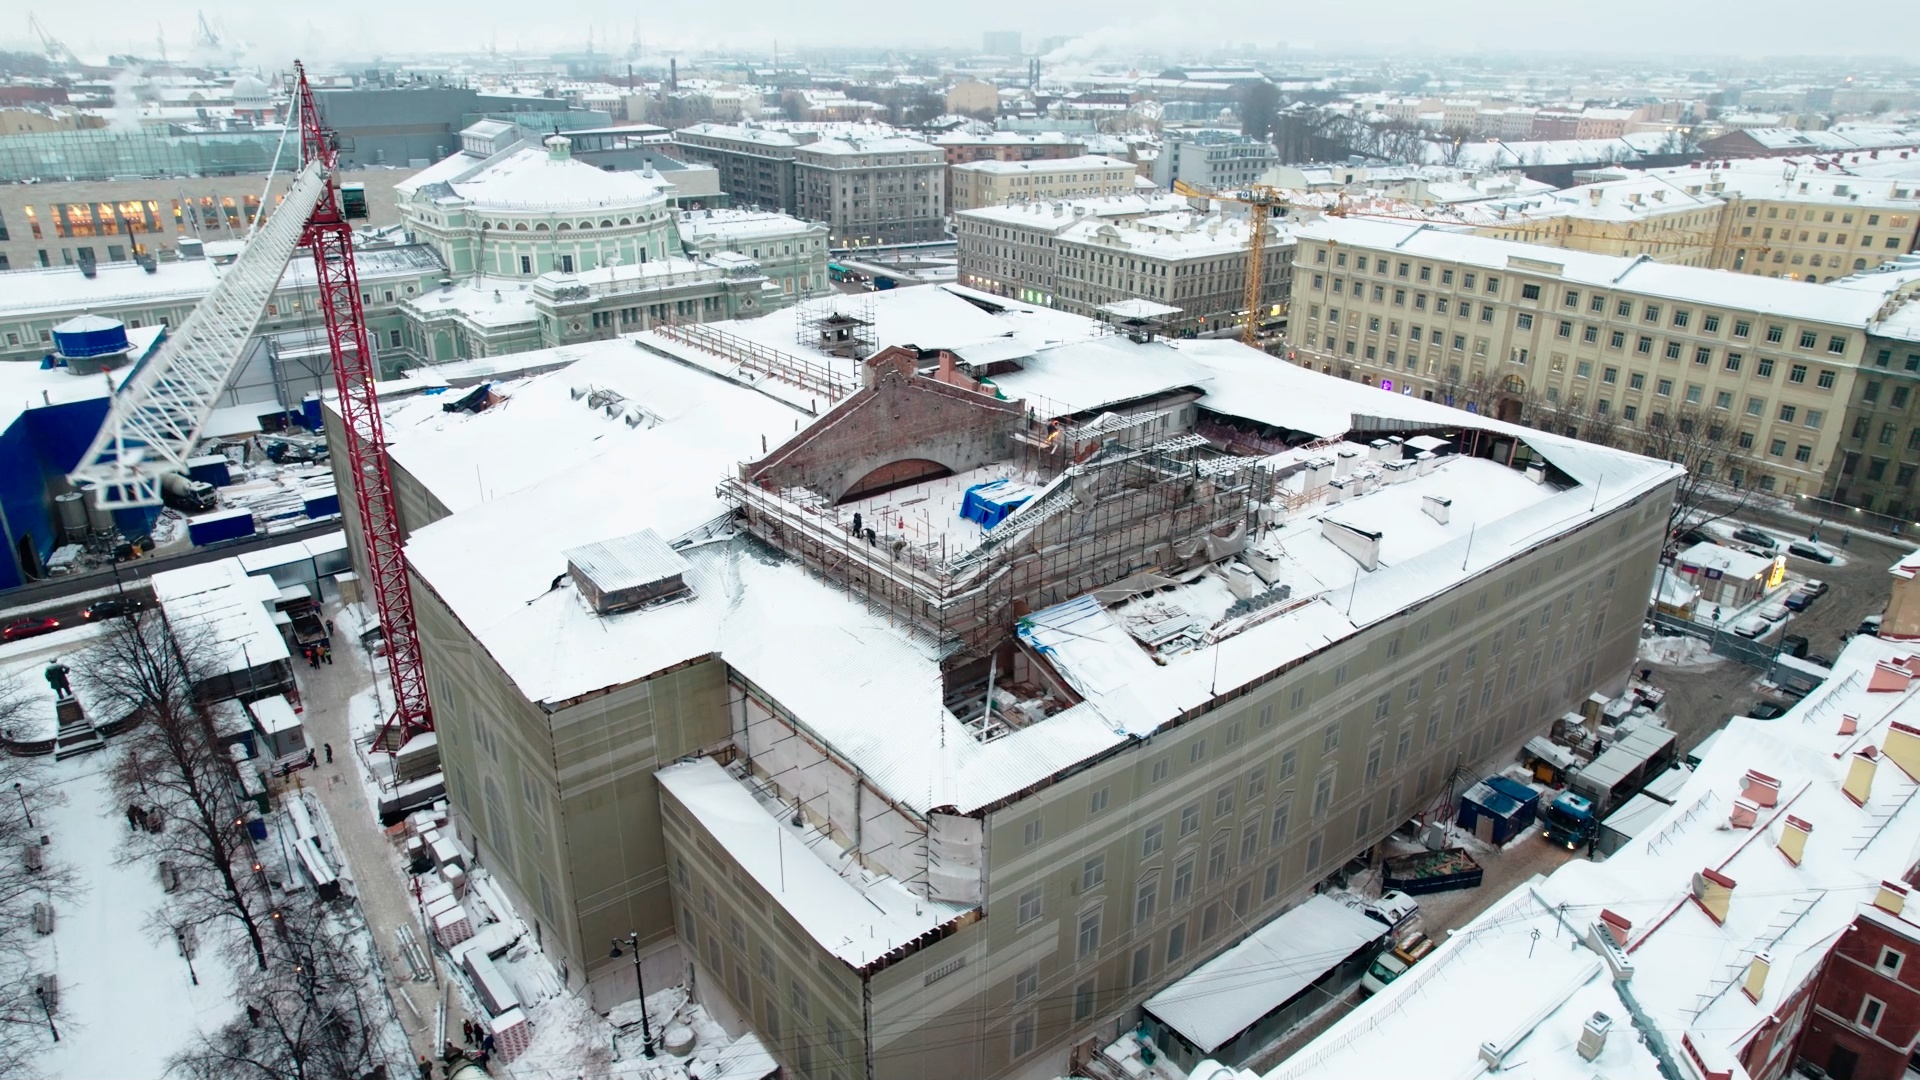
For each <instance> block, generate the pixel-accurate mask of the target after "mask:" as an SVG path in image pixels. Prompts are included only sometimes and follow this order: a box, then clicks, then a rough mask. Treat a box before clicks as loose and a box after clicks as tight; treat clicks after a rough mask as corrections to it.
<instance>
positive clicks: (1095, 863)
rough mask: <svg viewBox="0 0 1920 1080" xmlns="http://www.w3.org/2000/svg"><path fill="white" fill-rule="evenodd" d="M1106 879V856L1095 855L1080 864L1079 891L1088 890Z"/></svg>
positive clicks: (1096, 886) (1095, 887)
mask: <svg viewBox="0 0 1920 1080" xmlns="http://www.w3.org/2000/svg"><path fill="white" fill-rule="evenodd" d="M1106 880H1107V857H1106V856H1105V855H1095V856H1094V857H1093V858H1091V859H1088V860H1087V861H1086V862H1084V863H1081V864H1080V891H1081V892H1090V891H1092V890H1094V889H1097V888H1099V887H1100V885H1101V884H1102V883H1104V882H1105V881H1106Z"/></svg>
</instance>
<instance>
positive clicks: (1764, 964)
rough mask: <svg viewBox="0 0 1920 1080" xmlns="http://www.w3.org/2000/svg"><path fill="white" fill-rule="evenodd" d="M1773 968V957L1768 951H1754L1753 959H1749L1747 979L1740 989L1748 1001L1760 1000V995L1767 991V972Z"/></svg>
mask: <svg viewBox="0 0 1920 1080" xmlns="http://www.w3.org/2000/svg"><path fill="white" fill-rule="evenodd" d="M1772 970H1773V957H1771V956H1768V955H1767V954H1766V953H1763V952H1759V953H1754V954H1753V959H1752V960H1749V961H1747V979H1746V982H1745V983H1744V984H1743V985H1742V986H1741V987H1740V989H1741V991H1742V992H1743V993H1745V994H1746V995H1747V1000H1748V1001H1753V1002H1758V1001H1759V1000H1760V995H1762V994H1764V993H1766V992H1767V972H1769V971H1772Z"/></svg>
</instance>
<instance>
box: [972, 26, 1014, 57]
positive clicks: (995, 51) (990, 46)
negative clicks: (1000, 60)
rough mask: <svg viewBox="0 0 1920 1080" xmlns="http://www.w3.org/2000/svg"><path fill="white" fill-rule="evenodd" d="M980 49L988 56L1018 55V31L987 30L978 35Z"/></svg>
mask: <svg viewBox="0 0 1920 1080" xmlns="http://www.w3.org/2000/svg"><path fill="white" fill-rule="evenodd" d="M980 51H981V52H983V53H986V54H987V55H988V56H1019V55H1020V31H1018V30H989V31H987V32H986V33H984V34H981V35H980Z"/></svg>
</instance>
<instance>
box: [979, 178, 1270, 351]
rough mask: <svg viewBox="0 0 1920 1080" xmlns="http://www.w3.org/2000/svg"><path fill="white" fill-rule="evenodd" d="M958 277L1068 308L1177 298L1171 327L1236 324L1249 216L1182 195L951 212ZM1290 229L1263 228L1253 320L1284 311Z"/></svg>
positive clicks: (1084, 310)
mask: <svg viewBox="0 0 1920 1080" xmlns="http://www.w3.org/2000/svg"><path fill="white" fill-rule="evenodd" d="M954 227H955V231H956V233H957V234H958V244H959V251H958V254H959V260H960V268H959V269H960V281H961V283H962V284H965V285H969V286H971V287H973V288H976V289H980V290H982V291H985V292H991V293H995V294H997V295H1001V296H1012V297H1017V298H1020V299H1022V300H1025V301H1027V302H1028V303H1036V304H1047V305H1050V306H1053V307H1056V308H1059V309H1060V310H1062V311H1068V312H1072V313H1074V314H1076V315H1085V316H1089V317H1092V316H1095V315H1097V314H1098V313H1099V310H1100V308H1102V307H1103V306H1105V305H1107V304H1111V303H1115V302H1117V301H1122V300H1132V299H1145V300H1149V301H1151V302H1154V303H1158V304H1164V305H1167V306H1169V307H1174V308H1178V309H1179V311H1180V314H1179V315H1176V316H1172V317H1170V318H1169V320H1168V328H1169V329H1171V330H1174V331H1176V332H1192V333H1206V332H1211V331H1217V330H1222V329H1226V328H1228V327H1231V326H1234V325H1237V324H1238V323H1239V322H1240V321H1241V319H1242V314H1241V313H1242V312H1243V311H1244V310H1245V305H1246V268H1247V245H1248V243H1249V237H1248V222H1247V219H1246V218H1245V217H1244V216H1237V215H1233V214H1229V213H1222V212H1217V211H1201V210H1195V209H1193V208H1192V207H1191V206H1189V205H1188V204H1187V203H1186V202H1185V201H1184V200H1178V199H1169V198H1164V197H1162V198H1156V199H1141V198H1126V199H1116V200H1099V201H1093V202H1087V201H1082V202H1075V203H1065V202H1062V203H1051V204H1046V203H1040V204H1033V205H1031V206H1009V207H1000V208H987V209H980V210H971V211H965V212H963V213H960V214H956V215H954ZM1292 247H1293V239H1292V234H1291V233H1290V232H1289V230H1288V227H1287V226H1286V224H1285V223H1282V222H1274V223H1273V225H1272V227H1271V228H1269V229H1268V230H1267V248H1266V252H1265V254H1264V256H1263V259H1262V265H1263V278H1262V284H1261V296H1262V298H1263V301H1264V303H1263V305H1262V312H1261V316H1260V318H1261V321H1262V323H1263V324H1272V323H1276V322H1277V321H1278V320H1281V319H1284V318H1285V316H1286V305H1287V300H1288V297H1289V295H1290V292H1291V276H1292V272H1293V267H1292Z"/></svg>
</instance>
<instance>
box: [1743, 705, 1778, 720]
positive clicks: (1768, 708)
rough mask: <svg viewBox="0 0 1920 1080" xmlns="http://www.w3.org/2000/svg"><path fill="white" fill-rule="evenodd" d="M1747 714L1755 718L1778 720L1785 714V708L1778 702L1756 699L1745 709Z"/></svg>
mask: <svg viewBox="0 0 1920 1080" xmlns="http://www.w3.org/2000/svg"><path fill="white" fill-rule="evenodd" d="M1747 715H1748V716H1751V717H1753V718H1754V719H1755V720H1778V719H1780V718H1781V717H1783V716H1785V715H1787V710H1786V708H1785V707H1784V706H1782V705H1780V704H1779V703H1778V702H1773V701H1758V702H1755V703H1754V705H1753V707H1752V708H1750V709H1748V710H1747Z"/></svg>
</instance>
